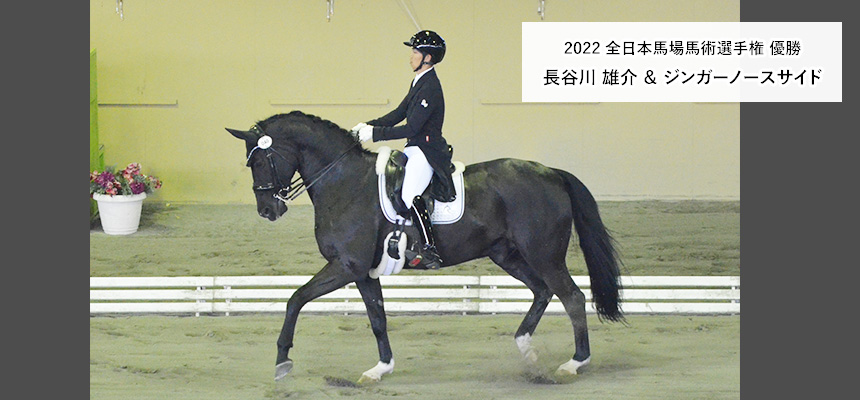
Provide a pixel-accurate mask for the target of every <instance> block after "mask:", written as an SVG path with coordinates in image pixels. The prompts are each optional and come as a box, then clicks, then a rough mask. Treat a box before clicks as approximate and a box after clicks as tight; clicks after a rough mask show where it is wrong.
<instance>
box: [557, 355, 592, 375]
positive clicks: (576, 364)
mask: <svg viewBox="0 0 860 400" xmlns="http://www.w3.org/2000/svg"><path fill="white" fill-rule="evenodd" d="M590 362H591V357H588V358H586V359H585V360H583V361H576V360H574V359H572V358H571V359H570V361H568V362H566V363H564V364H561V366H560V367H558V369H557V370H556V371H555V373H556V374H557V375H576V373H577V370H578V369H579V368H581V367H584V366H586V365H588V364H589V363H590Z"/></svg>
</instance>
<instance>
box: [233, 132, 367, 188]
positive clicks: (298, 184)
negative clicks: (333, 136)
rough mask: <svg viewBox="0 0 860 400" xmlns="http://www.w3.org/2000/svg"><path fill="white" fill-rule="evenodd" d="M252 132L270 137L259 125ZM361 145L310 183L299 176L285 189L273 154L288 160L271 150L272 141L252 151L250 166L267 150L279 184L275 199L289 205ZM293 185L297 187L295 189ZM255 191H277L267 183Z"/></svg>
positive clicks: (350, 148) (349, 148)
mask: <svg viewBox="0 0 860 400" xmlns="http://www.w3.org/2000/svg"><path fill="white" fill-rule="evenodd" d="M251 132H255V133H259V134H261V135H262V136H269V135H267V134H266V132H265V131H263V128H261V127H260V126H259V125H257V124H254V126H252V127H251ZM258 143H259V142H258ZM359 144H360V142H355V143H353V144H352V145H351V146H349V147H348V148H347V149H346V150H344V152H343V153H341V155H340V156H338V157H337V158H336V159H335V160H334V161H332V162H331V163H329V164H328V165H327V166H325V167H324V168H323V169H322V170H321V171H320V172H318V173H317V174H315V175H316V177H314V178H313V179H311V181H310V183H306V181H305V179H304V178H302V175H301V174H299V177H298V178H296V179H293V181H292V182H290V184H289V185H287V186H286V187H284V185H283V183H281V178H280V175H279V174H278V168H277V167H276V166H275V162H274V161H273V160H272V154H273V153H274V154H276V155H278V156H279V157H281V158H283V159H284V160H285V161H286V159H287V158H286V157H284V156H283V155H281V153H278V152H277V151H275V150H273V149H272V148H271V140H270V141H269V142H268V144H267V145H266V147H260V145H259V144H258V145H257V147H254V148H253V149H251V152H250V153H248V163H249V165H250V162H251V156H252V155H253V154H254V151H256V150H258V149H262V150H265V151H266V158H268V159H269V167H270V168H271V169H272V175H273V176H274V177H275V181H276V182H277V185H278V186H277V189H278V190H277V191H276V192H275V194H274V195H273V197H275V198H276V199H278V200H280V201H283V202H284V204H289V203H290V202H291V201H293V200H295V199H296V198H297V197H299V196H300V195H301V194H302V193H304V192H305V191H307V190H308V189H310V188H311V186H313V185H314V184H316V183H317V182H319V180H320V179H322V177H324V176H325V175H326V174H327V173H328V172H329V171H331V169H332V168H334V166H335V165H337V163H338V162H340V160H342V159H343V158H344V157H346V155H347V154H348V153H349V151H350V150H352V148H353V147H355V146H357V145H359ZM312 176H313V175H312ZM293 185H296V186H295V187H293ZM253 189H254V191H263V190H272V189H275V184H273V183H267V184H265V185H254V186H253Z"/></svg>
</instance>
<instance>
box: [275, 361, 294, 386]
mask: <svg viewBox="0 0 860 400" xmlns="http://www.w3.org/2000/svg"><path fill="white" fill-rule="evenodd" d="M292 370H293V360H287V361H284V362H282V363H280V364H278V365H276V366H275V380H276V381H279V380H281V379H283V378H284V377H285V376H287V374H289V373H290V371H292Z"/></svg>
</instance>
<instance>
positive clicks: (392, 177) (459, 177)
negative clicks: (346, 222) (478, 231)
mask: <svg viewBox="0 0 860 400" xmlns="http://www.w3.org/2000/svg"><path fill="white" fill-rule="evenodd" d="M449 147H450V146H449ZM408 159H409V157H407V156H406V154H404V153H403V152H402V151H399V150H392V149H391V148H389V147H387V146H382V147H380V148H379V150H378V155H377V159H376V174H377V176H378V178H379V179H378V180H379V204H380V206H381V207H382V212H383V214H385V217H386V218H387V219H388V221H389V222H392V223H396V222H397V219H398V216H399V217H400V219H405V220H406V224H407V225H411V222H410V221H409V220H410V212H409V208H410V205H408V204H406V203H404V202H403V199H402V196H401V194H402V193H403V178H404V174H405V171H406V161H407V160H408ZM453 164H454V173H453V174H452V178H453V180H454V190H455V193H456V198H455V200H454V201H452V202H440V201H438V200H434V199H433V192H432V190H433V184H432V183H431V184H430V185H428V186H427V189H425V190H424V193H422V194H421V197H423V198H424V201H425V203H426V204H427V212H429V213H430V221H431V222H432V223H434V224H451V223H454V222H457V221H458V220H460V218H461V217H462V216H463V211H464V205H465V204H464V190H463V171H464V170H465V165H464V164H463V163H462V162H459V161H455V162H453ZM433 179H436V178H435V177H434V178H433Z"/></svg>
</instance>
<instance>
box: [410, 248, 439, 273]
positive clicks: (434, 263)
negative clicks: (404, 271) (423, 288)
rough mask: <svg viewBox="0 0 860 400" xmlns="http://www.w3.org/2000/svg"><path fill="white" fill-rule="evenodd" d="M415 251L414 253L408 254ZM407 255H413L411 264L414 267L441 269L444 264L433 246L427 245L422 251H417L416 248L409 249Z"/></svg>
mask: <svg viewBox="0 0 860 400" xmlns="http://www.w3.org/2000/svg"><path fill="white" fill-rule="evenodd" d="M408 253H413V254H414V255H413V254H408ZM407 254H408V255H407V257H409V256H411V258H412V260H410V261H409V266H410V267H413V268H417V267H419V266H420V267H422V268H423V269H433V270H436V269H439V268H440V267H441V266H442V258H441V257H439V254H438V253H436V249H435V248H433V247H431V246H425V247H424V249H422V250H421V251H420V252H418V253H415V251H414V250H412V251H410V250H407Z"/></svg>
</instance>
